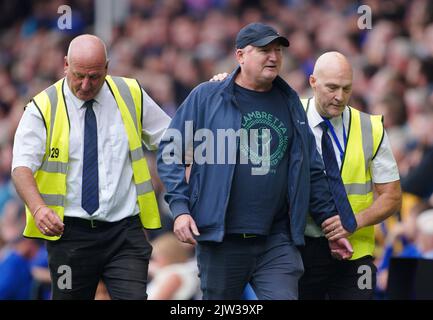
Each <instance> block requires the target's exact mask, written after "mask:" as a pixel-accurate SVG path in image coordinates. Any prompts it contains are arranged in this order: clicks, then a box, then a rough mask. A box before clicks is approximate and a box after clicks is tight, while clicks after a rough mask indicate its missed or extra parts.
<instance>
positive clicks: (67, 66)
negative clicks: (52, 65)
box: [63, 56, 69, 74]
mask: <svg viewBox="0 0 433 320" xmlns="http://www.w3.org/2000/svg"><path fill="white" fill-rule="evenodd" d="M68 68H69V63H68V57H67V56H65V57H64V58H63V71H64V73H65V74H66V72H68Z"/></svg>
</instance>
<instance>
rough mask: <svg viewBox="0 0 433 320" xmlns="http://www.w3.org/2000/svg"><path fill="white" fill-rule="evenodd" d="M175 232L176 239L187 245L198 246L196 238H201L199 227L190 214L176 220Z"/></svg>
mask: <svg viewBox="0 0 433 320" xmlns="http://www.w3.org/2000/svg"><path fill="white" fill-rule="evenodd" d="M173 231H174V234H175V235H176V237H177V238H178V239H179V240H180V241H182V242H186V243H190V244H192V245H196V244H197V241H196V240H195V239H194V236H199V235H200V232H198V229H197V225H196V224H195V221H194V219H193V218H192V217H191V216H190V215H189V214H182V215H180V216H178V217H177V218H176V220H174V226H173Z"/></svg>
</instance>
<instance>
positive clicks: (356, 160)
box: [301, 99, 384, 260]
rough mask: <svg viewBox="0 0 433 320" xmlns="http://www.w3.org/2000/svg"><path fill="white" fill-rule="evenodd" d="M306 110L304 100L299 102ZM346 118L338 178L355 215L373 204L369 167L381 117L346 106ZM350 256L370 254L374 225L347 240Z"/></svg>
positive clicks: (378, 140)
mask: <svg viewBox="0 0 433 320" xmlns="http://www.w3.org/2000/svg"><path fill="white" fill-rule="evenodd" d="M301 102H302V105H303V106H304V109H305V110H307V107H308V108H311V107H312V106H308V99H301ZM349 111H350V119H349V129H348V135H347V145H346V150H345V153H344V159H343V163H342V167H341V177H342V180H343V183H344V187H345V189H346V193H347V197H348V199H349V202H350V205H351V206H352V209H353V211H354V213H355V214H357V213H359V212H360V211H362V210H364V209H366V208H368V207H369V206H371V204H372V203H373V182H372V179H371V171H370V165H371V161H372V160H373V158H374V156H375V155H376V153H377V150H378V149H379V146H380V143H381V141H382V138H383V134H384V129H383V124H382V116H376V115H368V114H366V113H363V112H360V111H359V110H357V109H354V108H352V107H349ZM349 240H350V243H351V244H352V246H353V249H354V253H353V256H352V258H351V259H352V260H354V259H358V258H361V257H363V256H366V255H373V251H374V226H370V227H365V228H362V229H359V230H357V231H356V232H355V233H354V234H352V236H350V237H349Z"/></svg>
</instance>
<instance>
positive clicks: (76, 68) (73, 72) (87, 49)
mask: <svg viewBox="0 0 433 320" xmlns="http://www.w3.org/2000/svg"><path fill="white" fill-rule="evenodd" d="M64 68H65V74H66V79H67V82H68V86H69V88H70V89H71V91H72V93H73V94H74V95H75V96H76V97H77V98H79V99H81V100H84V101H87V100H90V99H93V98H95V97H96V95H97V94H98V93H99V90H100V89H101V88H102V86H103V85H104V81H105V76H106V75H107V68H108V59H107V49H106V47H105V44H104V42H103V41H102V40H101V39H99V38H98V37H96V36H94V35H90V34H84V35H80V36H78V37H76V38H74V39H73V40H72V41H71V43H70V44H69V48H68V55H67V56H66V57H65V66H64Z"/></svg>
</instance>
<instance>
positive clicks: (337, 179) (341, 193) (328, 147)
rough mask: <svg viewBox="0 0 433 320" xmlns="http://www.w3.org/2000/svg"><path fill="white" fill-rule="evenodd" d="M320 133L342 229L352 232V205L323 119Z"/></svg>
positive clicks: (353, 228) (353, 229)
mask: <svg viewBox="0 0 433 320" xmlns="http://www.w3.org/2000/svg"><path fill="white" fill-rule="evenodd" d="M320 127H321V128H322V130H323V133H322V157H323V162H324V163H325V168H326V175H327V176H328V182H329V187H330V188H331V192H332V196H333V198H334V202H335V206H336V207H337V210H338V214H339V215H340V219H341V224H342V225H343V227H344V229H346V230H347V231H349V232H351V233H353V232H354V231H355V230H356V220H355V216H354V214H353V210H352V207H351V206H350V203H349V200H348V199H347V194H346V190H345V189H344V185H343V181H342V180H341V175H340V169H339V168H338V163H337V159H335V152H334V147H333V145H332V141H331V138H330V137H329V135H328V125H327V124H326V122H325V121H323V122H321V123H320Z"/></svg>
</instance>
